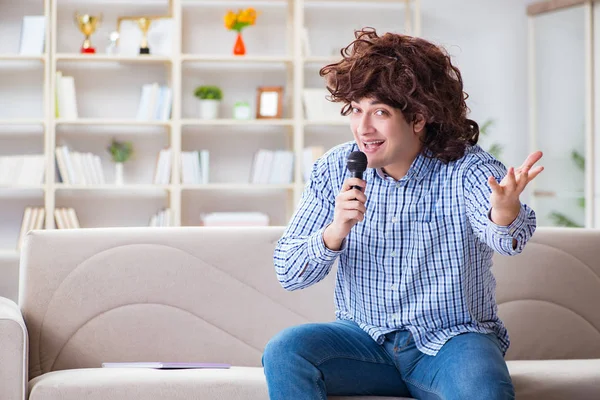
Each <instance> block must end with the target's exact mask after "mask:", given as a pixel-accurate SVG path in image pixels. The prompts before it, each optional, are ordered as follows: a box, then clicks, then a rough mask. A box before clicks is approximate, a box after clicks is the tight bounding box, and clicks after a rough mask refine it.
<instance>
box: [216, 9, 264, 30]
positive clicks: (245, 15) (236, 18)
mask: <svg viewBox="0 0 600 400" xmlns="http://www.w3.org/2000/svg"><path fill="white" fill-rule="evenodd" d="M257 15H258V13H257V12H256V10H255V9H254V8H253V7H248V8H247V9H245V10H242V9H240V10H238V11H237V13H236V12H233V11H231V10H228V11H227V13H226V14H225V17H224V18H223V20H224V22H225V27H226V28H227V29H229V30H234V31H238V32H241V31H242V29H244V28H245V27H247V26H250V25H254V24H255V23H256V17H257Z"/></svg>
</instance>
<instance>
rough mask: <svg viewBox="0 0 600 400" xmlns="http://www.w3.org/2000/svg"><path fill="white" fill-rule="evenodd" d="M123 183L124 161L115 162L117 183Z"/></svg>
mask: <svg viewBox="0 0 600 400" xmlns="http://www.w3.org/2000/svg"><path fill="white" fill-rule="evenodd" d="M122 184H123V163H122V162H118V163H115V185H122Z"/></svg>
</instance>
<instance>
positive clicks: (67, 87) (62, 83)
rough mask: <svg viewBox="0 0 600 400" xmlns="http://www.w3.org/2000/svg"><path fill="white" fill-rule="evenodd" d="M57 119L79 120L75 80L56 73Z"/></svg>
mask: <svg viewBox="0 0 600 400" xmlns="http://www.w3.org/2000/svg"><path fill="white" fill-rule="evenodd" d="M55 113H56V118H61V119H68V120H72V119H77V117H78V115H79V113H78V111H77V98H76V94H75V78H73V77H72V76H66V75H63V73H62V71H56V107H55Z"/></svg>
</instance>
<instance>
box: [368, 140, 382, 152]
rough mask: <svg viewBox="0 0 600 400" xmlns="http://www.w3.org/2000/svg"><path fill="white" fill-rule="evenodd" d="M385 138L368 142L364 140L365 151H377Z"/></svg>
mask: <svg viewBox="0 0 600 400" xmlns="http://www.w3.org/2000/svg"><path fill="white" fill-rule="evenodd" d="M383 142H384V141H383V140H370V141H368V142H363V146H364V147H365V152H366V153H370V152H374V151H377V149H379V147H381V145H382V144H383Z"/></svg>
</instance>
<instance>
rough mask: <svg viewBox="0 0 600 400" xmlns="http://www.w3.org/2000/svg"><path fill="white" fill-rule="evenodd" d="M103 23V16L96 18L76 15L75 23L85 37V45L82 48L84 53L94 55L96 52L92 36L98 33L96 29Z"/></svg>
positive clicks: (87, 15)
mask: <svg viewBox="0 0 600 400" xmlns="http://www.w3.org/2000/svg"><path fill="white" fill-rule="evenodd" d="M101 21H102V14H100V15H99V16H97V17H95V16H93V15H89V14H79V13H75V23H76V24H77V26H78V27H79V30H80V31H81V33H83V34H84V35H85V40H84V41H83V45H82V46H81V52H82V53H86V54H93V53H95V52H96V49H95V48H94V47H92V42H91V41H90V36H91V35H92V33H94V32H95V31H96V28H97V27H98V25H99V24H100V22H101Z"/></svg>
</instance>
